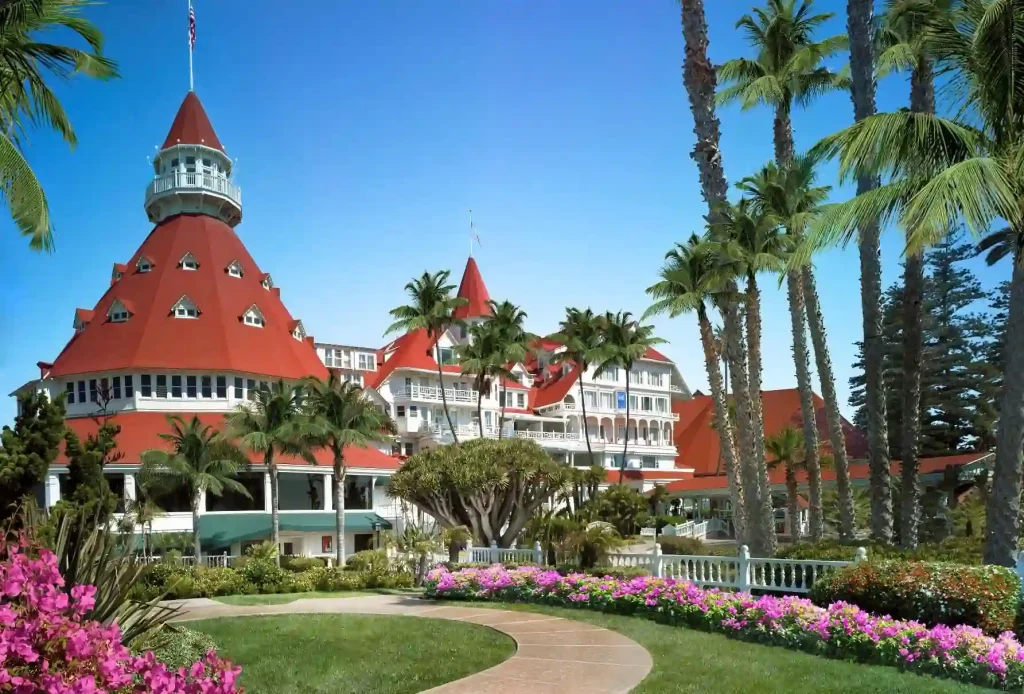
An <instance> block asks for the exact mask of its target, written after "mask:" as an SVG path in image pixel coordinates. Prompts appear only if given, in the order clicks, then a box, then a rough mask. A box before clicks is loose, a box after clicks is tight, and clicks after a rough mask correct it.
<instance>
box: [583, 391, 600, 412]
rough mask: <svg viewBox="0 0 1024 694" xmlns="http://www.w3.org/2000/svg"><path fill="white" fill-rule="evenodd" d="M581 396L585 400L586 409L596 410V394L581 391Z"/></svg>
mask: <svg viewBox="0 0 1024 694" xmlns="http://www.w3.org/2000/svg"><path fill="white" fill-rule="evenodd" d="M583 395H584V396H585V397H586V398H587V407H592V408H595V409H596V408H597V393H596V392H595V391H593V390H585V391H583Z"/></svg>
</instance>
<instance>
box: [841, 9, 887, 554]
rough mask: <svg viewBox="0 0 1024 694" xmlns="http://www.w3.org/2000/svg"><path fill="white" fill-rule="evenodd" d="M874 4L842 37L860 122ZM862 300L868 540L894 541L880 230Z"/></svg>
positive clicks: (869, 244) (868, 110) (864, 232)
mask: <svg viewBox="0 0 1024 694" xmlns="http://www.w3.org/2000/svg"><path fill="white" fill-rule="evenodd" d="M872 10H873V0H847V3H846V12H847V22H846V31H847V34H848V35H849V37H850V74H851V77H852V81H853V90H852V98H853V117H854V120H855V121H857V122H860V121H862V120H864V119H865V118H867V117H869V116H871V115H873V114H874V113H875V79H874V74H873V69H874V67H873V66H874V55H873V50H872V35H871V33H872V16H871V15H872ZM877 186H878V181H877V180H876V179H874V178H871V177H870V176H862V177H860V178H858V179H857V195H861V194H863V193H866V192H868V191H870V190H873V189H874V188H876V187H877ZM859 238H860V287H861V289H860V300H861V310H862V312H863V321H864V385H865V402H864V407H865V411H866V413H867V425H868V426H867V428H868V467H869V468H870V471H871V535H872V537H873V538H874V539H875V540H876V541H877V542H885V543H888V542H891V541H892V494H891V492H890V490H889V432H888V424H887V421H886V411H885V410H886V407H885V381H884V380H883V374H882V366H883V363H882V361H883V349H884V346H885V345H884V341H883V336H882V262H881V249H880V246H879V239H880V238H881V229H880V228H879V226H878V224H877V223H876V224H868V225H865V226H863V227H861V228H860V236H859Z"/></svg>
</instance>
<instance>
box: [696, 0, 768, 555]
mask: <svg viewBox="0 0 1024 694" xmlns="http://www.w3.org/2000/svg"><path fill="white" fill-rule="evenodd" d="M680 7H681V20H682V30H683V39H684V41H685V43H686V55H685V58H684V60H683V85H684V86H685V88H686V93H687V96H688V98H689V101H690V111H691V112H692V113H693V122H694V128H693V132H694V134H696V136H697V142H696V144H695V145H694V149H693V154H692V157H693V160H694V161H695V162H696V164H697V171H698V173H699V177H700V185H701V195H702V196H703V198H704V201H705V202H706V203H707V205H708V217H707V220H708V222H709V223H710V224H714V223H715V222H716V221H717V219H718V217H717V214H718V213H717V211H716V208H718V207H719V206H720V205H722V204H723V203H725V202H726V193H727V192H728V184H727V183H726V179H725V171H724V169H723V167H722V155H721V148H720V146H719V141H720V139H721V133H720V124H719V122H718V116H717V115H716V113H715V88H716V86H717V78H716V76H715V69H714V67H713V66H712V64H711V61H710V60H709V58H708V25H707V20H706V19H705V17H704V2H703V0H688V1H687V2H682V3H680ZM725 289H726V294H725V296H724V297H722V299H723V303H722V304H721V305H720V306H721V308H722V322H723V327H724V330H725V334H726V336H727V339H726V343H727V348H726V352H727V358H728V359H729V360H730V364H729V369H730V378H731V380H732V381H733V392H734V393H735V397H736V433H737V439H738V441H739V446H738V448H739V455H740V458H741V459H744V458H749V457H752V456H753V437H752V433H751V429H752V422H751V419H750V408H749V392H750V391H749V388H748V387H747V373H746V352H745V346H744V345H743V343H742V335H741V333H740V327H739V321H740V318H739V308H738V306H737V304H736V300H735V299H734V298H733V297H736V296H738V293H737V291H736V287H735V282H732V283H727V284H726V287H725ZM753 511H754V510H753V509H747V512H748V514H749V515H748V521H749V524H748V532H747V534H748V535H751V534H752V533H756V538H755V539H756V542H752V543H751V544H752V545H753V546H754V547H755V551H757V552H759V553H765V554H772V553H774V551H775V542H776V538H775V532H774V519H769V518H765V517H764V515H763V514H760V516H759V517H756V518H755V514H754V513H753Z"/></svg>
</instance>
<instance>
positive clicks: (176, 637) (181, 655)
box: [131, 624, 217, 669]
mask: <svg viewBox="0 0 1024 694" xmlns="http://www.w3.org/2000/svg"><path fill="white" fill-rule="evenodd" d="M215 650H217V644H215V643H214V642H213V639H212V638H210V637H209V635H207V634H204V633H202V632H199V631H194V630H192V629H186V628H185V627H179V626H173V625H169V624H168V625H165V626H164V628H163V629H161V630H160V631H159V632H157V633H156V634H154V635H152V636H143V637H140V638H138V639H136V640H135V641H133V642H132V645H131V651H132V653H134V654H136V655H142V654H144V653H145V652H146V651H153V655H155V656H156V659H157V660H159V661H160V662H161V663H164V664H165V665H167V666H168V667H171V668H174V669H177V668H182V667H188V666H189V665H191V664H192V663H194V662H196V661H197V660H202V659H203V657H204V656H205V655H206V654H207V653H209V652H210V651H215Z"/></svg>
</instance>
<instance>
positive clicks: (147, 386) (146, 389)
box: [140, 374, 153, 398]
mask: <svg viewBox="0 0 1024 694" xmlns="http://www.w3.org/2000/svg"><path fill="white" fill-rule="evenodd" d="M141 388H142V393H140V395H142V397H144V398H149V397H152V396H153V377H152V376H150V375H149V374H142V381H141Z"/></svg>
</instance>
